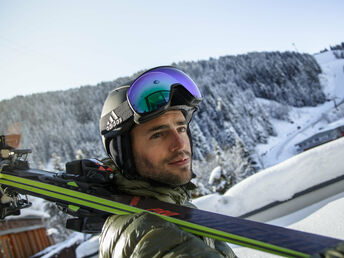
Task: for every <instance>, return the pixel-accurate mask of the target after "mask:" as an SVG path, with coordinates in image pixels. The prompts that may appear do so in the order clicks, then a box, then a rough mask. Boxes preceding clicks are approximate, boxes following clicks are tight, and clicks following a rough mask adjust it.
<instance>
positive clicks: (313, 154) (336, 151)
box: [194, 138, 344, 216]
mask: <svg viewBox="0 0 344 258" xmlns="http://www.w3.org/2000/svg"><path fill="white" fill-rule="evenodd" d="M343 157H344V138H341V139H338V140H336V141H333V142H330V143H327V144H324V145H321V146H319V147H318V148H314V149H311V150H309V151H306V152H303V153H301V154H299V155H296V156H294V157H292V158H290V159H289V160H286V161H284V162H282V163H280V164H278V165H275V166H273V167H270V168H268V169H265V170H264V171H261V172H259V173H257V174H254V175H252V176H250V177H248V178H246V179H244V180H243V181H241V182H240V183H239V184H236V185H234V186H233V187H232V188H231V189H229V190H228V191H227V192H226V193H225V194H224V195H223V196H220V195H219V194H213V195H208V196H205V197H201V198H198V199H196V200H195V201H194V203H195V204H196V205H197V206H198V207H199V208H201V209H204V210H208V211H215V212H217V213H221V214H225V215H231V216H239V215H242V214H245V213H247V212H250V211H253V210H255V209H258V208H261V207H263V206H265V205H267V204H270V203H272V202H275V201H285V200H288V199H290V198H291V197H292V196H293V195H294V194H295V193H298V192H301V191H302V190H305V189H307V188H309V187H311V186H314V185H317V184H319V183H322V182H325V181H328V180H330V179H333V178H336V177H339V176H341V175H343V174H344V159H343ZM325 171H326V173H325ZM225 203H226V205H224V204H225Z"/></svg>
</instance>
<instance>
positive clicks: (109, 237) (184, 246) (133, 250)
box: [99, 173, 236, 258]
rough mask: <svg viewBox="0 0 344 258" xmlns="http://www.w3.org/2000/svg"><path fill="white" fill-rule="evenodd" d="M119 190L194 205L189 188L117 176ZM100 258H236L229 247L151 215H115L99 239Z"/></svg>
mask: <svg viewBox="0 0 344 258" xmlns="http://www.w3.org/2000/svg"><path fill="white" fill-rule="evenodd" d="M115 182H116V191H119V192H120V193H123V194H129V195H138V196H145V197H150V198H155V199H158V200H160V201H164V202H169V203H175V204H179V205H185V206H192V204H191V203H189V202H188V199H189V196H188V189H189V188H190V187H192V186H193V184H192V183H190V184H188V185H187V186H185V187H184V186H183V187H168V186H157V185H153V184H152V183H150V182H148V181H143V180H128V179H126V178H125V177H123V176H122V175H121V174H120V173H116V174H115ZM99 257H101V258H110V257H123V258H124V257H132V258H134V257H140V258H143V257H147V258H152V257H166V258H167V257H199V258H200V257H236V256H235V254H234V253H233V251H232V250H231V249H230V248H229V247H228V245H227V244H225V243H223V242H221V241H218V240H214V239H210V238H206V237H204V238H201V237H199V236H195V235H193V234H190V233H188V232H186V231H184V230H182V229H180V228H179V227H178V226H177V225H175V224H173V223H171V222H168V221H165V220H164V219H162V218H160V217H158V216H155V215H152V214H150V213H146V212H143V213H138V214H130V215H113V216H111V217H109V218H108V219H107V220H106V222H105V224H104V226H103V229H102V232H101V235H100V238H99Z"/></svg>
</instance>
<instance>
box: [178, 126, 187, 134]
mask: <svg viewBox="0 0 344 258" xmlns="http://www.w3.org/2000/svg"><path fill="white" fill-rule="evenodd" d="M178 131H179V132H181V133H184V132H186V127H180V128H179V129H178Z"/></svg>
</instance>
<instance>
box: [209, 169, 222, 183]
mask: <svg viewBox="0 0 344 258" xmlns="http://www.w3.org/2000/svg"><path fill="white" fill-rule="evenodd" d="M220 177H221V167H220V166H217V167H216V168H214V169H213V171H211V173H210V176H209V181H208V183H209V184H211V185H212V184H213V183H214V181H215V180H217V179H220Z"/></svg>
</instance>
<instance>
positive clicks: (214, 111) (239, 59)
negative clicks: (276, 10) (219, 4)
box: [0, 52, 325, 185]
mask: <svg viewBox="0 0 344 258" xmlns="http://www.w3.org/2000/svg"><path fill="white" fill-rule="evenodd" d="M174 65H175V66H177V67H179V68H180V69H182V70H184V71H185V72H186V73H187V74H189V75H190V77H191V78H193V79H194V81H195V82H196V83H197V84H198V85H199V87H200V89H201V92H202V95H203V102H202V103H201V104H200V107H199V111H198V112H197V113H196V114H195V116H194V119H193V121H192V124H191V131H192V134H193V145H194V149H193V150H194V156H193V158H194V159H196V160H198V162H199V163H200V164H203V165H201V166H200V169H201V170H202V171H204V170H206V169H205V167H207V170H209V171H208V172H207V176H206V177H207V179H206V180H205V181H202V182H203V183H204V185H205V183H206V182H207V181H208V177H209V173H210V172H211V171H212V169H214V168H215V167H216V166H219V164H216V159H215V156H214V152H215V149H214V146H215V145H214V144H212V140H211V139H215V142H216V146H218V148H219V150H221V151H222V153H223V155H224V159H225V160H226V162H227V160H229V161H228V162H229V163H228V164H234V163H235V162H233V161H232V162H230V160H231V159H232V158H236V157H240V155H242V159H247V160H249V158H250V157H249V156H251V154H252V153H251V152H252V150H253V149H254V147H255V145H256V144H259V143H265V142H266V139H267V138H268V137H269V136H271V135H274V129H273V127H272V125H271V123H270V119H271V117H273V118H277V119H288V109H287V108H283V107H287V105H293V106H298V107H299V106H305V105H308V106H314V105H316V104H318V103H321V102H324V101H325V95H324V93H323V92H322V90H321V86H320V83H319V79H318V74H319V73H320V72H321V70H320V67H319V66H318V64H317V63H316V61H315V59H314V58H313V57H312V56H311V55H307V54H299V53H293V52H284V53H280V52H262V53H249V54H247V55H239V56H224V57H220V58H219V59H214V58H211V59H209V60H203V61H197V62H180V63H178V64H174ZM134 76H137V74H135V75H132V76H131V77H125V78H119V79H117V80H115V81H112V82H102V83H100V84H98V85H97V86H95V87H91V86H84V87H81V88H78V89H71V90H67V91H56V92H49V93H44V94H33V95H30V96H26V97H23V96H17V97H15V98H13V99H11V100H4V101H1V102H0V111H1V112H0V118H1V123H0V132H3V133H4V132H6V128H7V127H8V126H9V125H10V124H13V123H14V122H19V123H20V124H21V132H22V137H21V138H22V143H21V147H23V148H32V149H33V153H32V155H31V156H30V159H31V161H33V165H32V166H36V167H37V166H38V165H39V164H41V163H43V164H46V163H47V162H48V161H49V159H50V158H51V156H52V154H53V153H56V154H57V155H58V156H59V157H60V158H61V160H60V161H59V162H60V163H61V164H64V163H65V162H66V161H69V160H72V159H75V155H76V150H81V151H82V153H83V155H84V157H86V158H87V157H94V158H102V157H104V156H105V152H104V150H103V146H102V144H101V138H100V136H99V126H98V119H99V116H100V112H101V107H102V104H103V102H104V100H105V98H106V96H107V94H108V92H109V91H110V90H112V89H114V88H115V87H116V86H118V85H121V84H123V83H125V82H128V81H130V80H131V79H133V78H134ZM262 98H263V99H268V100H273V101H275V103H277V104H276V106H278V107H279V109H278V110H276V109H274V108H270V109H269V108H267V106H262V105H261V101H260V99H262ZM238 139H240V143H238ZM234 146H236V147H235V148H239V147H238V146H241V147H240V148H241V150H240V151H239V150H237V151H234V149H233V148H234ZM239 153H241V154H240V155H239ZM243 153H246V154H243ZM213 160H215V161H214V164H213V165H212V166H207V164H208V163H209V162H210V163H211V162H213ZM239 160H240V159H239ZM247 162H248V163H254V161H252V162H251V161H247ZM225 167H226V168H223V169H222V171H225V170H224V169H226V171H225V172H223V173H225V174H226V175H227V173H229V174H230V175H231V176H232V181H233V183H235V182H237V181H238V180H241V178H242V177H243V176H245V175H248V174H250V173H251V172H252V171H251V168H250V169H249V172H248V171H247V170H246V165H242V166H241V167H240V166H239V165H238V166H237V167H236V168H231V170H230V172H229V168H230V166H229V165H228V166H227V165H226V166H225ZM253 169H254V167H253ZM227 170H228V171H227ZM196 172H197V171H196ZM229 174H228V175H229ZM234 175H236V176H234Z"/></svg>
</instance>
